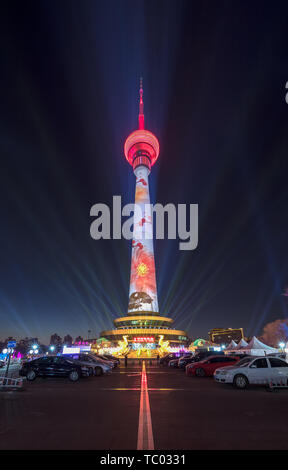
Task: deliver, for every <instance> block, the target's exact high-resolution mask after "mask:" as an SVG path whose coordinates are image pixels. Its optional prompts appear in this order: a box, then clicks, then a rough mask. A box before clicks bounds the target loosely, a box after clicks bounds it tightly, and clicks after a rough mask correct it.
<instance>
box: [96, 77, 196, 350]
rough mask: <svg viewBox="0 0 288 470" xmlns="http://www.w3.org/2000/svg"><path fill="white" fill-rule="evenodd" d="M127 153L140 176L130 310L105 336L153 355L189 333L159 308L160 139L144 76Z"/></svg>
mask: <svg viewBox="0 0 288 470" xmlns="http://www.w3.org/2000/svg"><path fill="white" fill-rule="evenodd" d="M124 153H125V157H126V159H127V160H128V162H129V163H130V165H131V166H132V167H133V171H134V174H135V177H136V189H135V210H134V216H133V217H134V219H133V225H134V227H133V240H132V256H131V272H130V288H129V305H128V313H127V315H126V316H121V317H119V318H116V319H115V320H114V325H115V329H113V330H106V331H102V332H101V336H102V337H103V338H105V339H106V340H108V341H111V343H112V344H113V345H114V346H116V345H117V344H118V347H121V348H122V350H123V351H124V350H125V351H126V348H128V349H129V350H130V352H129V354H130V353H131V354H137V355H139V354H140V355H142V354H144V355H145V354H147V355H148V357H151V356H153V355H154V356H156V354H158V353H159V352H160V353H161V354H162V353H164V351H165V350H167V348H168V347H169V345H170V346H171V347H176V348H179V349H181V348H182V349H183V348H184V347H185V345H186V346H187V344H188V336H187V333H186V331H183V330H174V329H173V328H171V326H172V324H173V323H174V320H173V319H172V318H169V317H165V316H163V315H160V313H159V309H158V298H157V286H156V276H155V261H154V249H153V224H152V223H153V220H152V213H151V206H150V195H149V181H148V177H149V174H150V172H151V169H152V166H153V165H154V163H155V162H156V160H157V158H158V156H159V142H158V139H157V137H155V135H154V134H152V132H150V131H148V130H147V129H145V125H144V103H143V86H142V79H141V80H140V100H139V115H138V129H137V130H136V131H134V132H132V133H131V134H130V135H129V136H128V137H127V139H126V142H125V145H124ZM137 209H138V210H137ZM139 209H140V210H139ZM123 348H124V349H123ZM138 353H139V354H138ZM123 354H126V352H123Z"/></svg>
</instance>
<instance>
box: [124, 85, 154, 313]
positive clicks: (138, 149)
mask: <svg viewBox="0 0 288 470" xmlns="http://www.w3.org/2000/svg"><path fill="white" fill-rule="evenodd" d="M139 93H140V100H139V115H138V129H137V130H136V131H134V132H132V133H131V134H130V135H129V136H128V137H127V139H126V142H125V145H124V153H125V157H126V159H127V160H128V162H129V163H130V165H132V167H133V171H134V175H135V176H136V190H135V206H136V205H137V206H138V208H139V209H141V210H140V211H137V210H135V211H134V231H133V240H132V258H131V273H130V291H129V305H128V313H130V312H131V313H132V312H135V311H143V310H144V311H145V312H149V311H151V312H158V298H157V286H156V276H155V261H154V250H153V227H152V225H153V219H152V217H153V215H152V213H151V207H150V195H149V181H148V177H149V174H150V172H151V168H152V166H153V165H154V163H155V162H156V160H157V158H158V155H159V142H158V139H157V137H155V135H154V134H152V132H150V131H148V130H146V129H145V127H144V103H143V85H142V79H140V90H139ZM135 209H137V208H135Z"/></svg>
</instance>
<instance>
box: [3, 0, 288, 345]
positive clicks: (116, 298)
mask: <svg viewBox="0 0 288 470" xmlns="http://www.w3.org/2000/svg"><path fill="white" fill-rule="evenodd" d="M1 10H2V11H1V20H0V21H1V25H0V26H1V28H0V35H1V78H0V80H1V102H0V113H1V140H0V141H1V172H0V179H1V181H0V201H1V233H0V241H1V258H0V339H1V338H2V339H3V338H5V337H7V336H8V335H11V336H13V335H14V336H16V337H17V338H20V337H24V336H33V337H38V338H40V339H41V340H42V341H46V342H47V341H48V339H49V338H50V335H51V334H52V333H55V332H57V333H58V334H60V335H61V336H63V335H65V334H68V333H69V334H71V335H72V336H73V337H75V336H76V335H78V334H80V335H82V336H84V337H87V331H88V330H91V335H90V337H95V336H96V335H99V333H100V331H101V330H102V329H108V328H110V327H112V325H113V319H114V318H116V317H117V316H119V315H123V314H125V313H126V312H127V306H128V292H129V275H130V243H129V242H128V241H126V240H105V241H103V240H100V241H95V240H93V239H92V238H91V237H90V224H91V223H92V220H93V219H92V218H91V217H90V208H91V206H92V205H93V204H95V203H98V202H102V203H106V204H108V205H109V206H111V204H112V197H113V195H121V196H122V202H123V204H126V203H129V202H133V199H134V190H135V177H134V175H133V171H132V169H131V167H130V166H129V165H128V163H127V162H126V160H125V157H124V155H123V145H124V141H125V138H126V137H127V136H128V134H129V133H130V132H131V131H132V130H134V129H135V128H136V127H137V113H138V108H137V106H138V88H139V77H140V76H143V84H144V104H145V122H146V126H147V128H149V129H150V130H151V131H152V132H154V133H155V134H156V135H157V137H158V139H159V142H160V156H159V159H158V161H157V163H156V164H155V166H154V167H153V170H152V173H151V176H150V191H151V200H152V202H153V203H155V202H159V203H162V204H166V203H168V202H171V203H174V204H178V203H187V204H191V203H194V204H199V245H198V248H197V249H196V250H195V251H179V248H178V244H179V240H159V241H156V243H155V258H156V270H157V271H156V273H157V284H158V296H159V307H160V312H161V313H162V314H165V315H167V316H172V317H173V318H174V319H175V326H176V327H177V328H181V329H186V330H187V331H188V333H189V335H190V337H191V338H193V339H196V338H197V337H199V336H200V337H202V336H204V337H207V334H208V331H209V330H210V329H211V328H214V327H222V326H223V327H243V328H244V333H245V335H246V336H250V335H253V334H256V335H258V334H260V333H261V331H262V328H263V326H264V325H265V324H266V323H267V322H270V321H273V320H275V319H278V318H285V317H287V315H288V302H287V298H286V297H285V296H283V292H284V290H285V288H286V287H287V285H288V262H287V244H288V243H287V242H288V217H287V207H288V184H287V182H288V180H287V178H288V163H287V159H288V153H287V149H288V132H287V129H288V105H287V104H286V102H285V94H286V90H285V84H286V82H287V81H288V5H287V2H280V1H275V2H263V1H255V0H254V1H253V2H251V1H249V2H248V1H247V2H244V1H241V2H237V1H233V2H231V1H226V2H221V1H212V0H210V1H203V0H201V1H194V0H188V1H181V0H177V1H176V0H173V1H169V0H165V1H162V0H154V1H148V0H146V1H141V0H133V1H132V0H131V1H130V0H115V1H110V0H105V1H98V0H93V1H92V0H85V1H82V2H80V1H75V0H67V1H66V0H61V1H60V2H59V1H55V0H48V1H43V0H37V1H32V0H26V1H22V2H14V1H11V2H6V4H5V6H4V4H3V5H2V8H1Z"/></svg>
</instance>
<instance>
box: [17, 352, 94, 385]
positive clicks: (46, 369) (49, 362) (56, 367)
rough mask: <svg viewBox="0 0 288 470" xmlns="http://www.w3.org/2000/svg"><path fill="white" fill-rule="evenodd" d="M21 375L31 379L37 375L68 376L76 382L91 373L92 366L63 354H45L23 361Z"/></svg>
mask: <svg viewBox="0 0 288 470" xmlns="http://www.w3.org/2000/svg"><path fill="white" fill-rule="evenodd" d="M19 375H20V376H22V377H26V378H27V380H29V381H32V380H35V379H36V377H68V378H69V379H70V380H71V381H72V382H76V381H77V380H79V378H80V377H86V376H89V375H91V367H89V366H86V365H83V364H82V363H79V362H78V361H75V360H73V359H70V358H64V357H62V356H43V357H39V358H37V359H34V360H32V361H25V362H23V363H22V366H21V369H20V370H19Z"/></svg>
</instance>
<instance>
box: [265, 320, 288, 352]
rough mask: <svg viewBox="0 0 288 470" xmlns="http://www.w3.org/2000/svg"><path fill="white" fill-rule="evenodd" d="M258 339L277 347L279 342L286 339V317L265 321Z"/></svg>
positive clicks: (287, 329)
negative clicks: (265, 323) (284, 318)
mask: <svg viewBox="0 0 288 470" xmlns="http://www.w3.org/2000/svg"><path fill="white" fill-rule="evenodd" d="M260 339H261V341H263V343H266V344H268V345H269V346H274V347H278V345H279V343H280V342H286V341H288V319H286V320H275V321H273V322H271V323H267V325H265V326H264V328H263V333H262V335H261V337H260Z"/></svg>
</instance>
